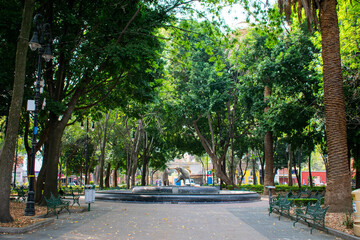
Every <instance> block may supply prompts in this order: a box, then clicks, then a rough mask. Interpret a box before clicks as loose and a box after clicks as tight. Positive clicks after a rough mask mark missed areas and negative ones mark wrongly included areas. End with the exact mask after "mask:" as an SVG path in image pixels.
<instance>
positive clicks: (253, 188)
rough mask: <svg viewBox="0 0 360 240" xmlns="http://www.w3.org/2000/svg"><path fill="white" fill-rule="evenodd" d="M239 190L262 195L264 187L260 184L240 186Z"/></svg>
mask: <svg viewBox="0 0 360 240" xmlns="http://www.w3.org/2000/svg"><path fill="white" fill-rule="evenodd" d="M239 188H240V189H243V190H248V191H255V192H257V193H263V191H264V185H261V184H257V185H251V184H248V185H247V184H242V185H241V186H239Z"/></svg>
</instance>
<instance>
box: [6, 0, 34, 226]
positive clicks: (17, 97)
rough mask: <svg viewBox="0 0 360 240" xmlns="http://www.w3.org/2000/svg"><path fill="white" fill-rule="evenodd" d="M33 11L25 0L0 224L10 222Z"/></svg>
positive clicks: (16, 61)
mask: <svg viewBox="0 0 360 240" xmlns="http://www.w3.org/2000/svg"><path fill="white" fill-rule="evenodd" d="M33 11H34V1H33V0H25V2H24V10H23V16H22V22H21V29H20V35H19V38H18V42H17V49H16V58H15V76H14V85H13V92H12V98H11V104H10V110H9V116H8V125H7V129H6V135H5V141H4V143H3V146H2V148H1V150H0V183H1V184H0V203H1V204H0V222H12V221H13V218H12V217H11V215H10V184H11V173H12V166H13V164H14V155H15V148H16V142H17V137H18V130H19V121H20V113H21V107H22V101H23V95H24V82H25V69H26V55H27V51H28V42H29V35H30V29H31V24H32V16H33Z"/></svg>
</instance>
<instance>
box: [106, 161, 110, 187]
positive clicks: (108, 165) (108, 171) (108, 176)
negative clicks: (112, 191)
mask: <svg viewBox="0 0 360 240" xmlns="http://www.w3.org/2000/svg"><path fill="white" fill-rule="evenodd" d="M110 173H111V163H110V162H108V164H107V167H106V174H105V187H106V188H109V187H110Z"/></svg>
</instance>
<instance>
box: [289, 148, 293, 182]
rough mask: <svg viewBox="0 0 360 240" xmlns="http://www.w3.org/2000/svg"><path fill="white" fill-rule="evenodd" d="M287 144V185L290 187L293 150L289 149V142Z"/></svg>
mask: <svg viewBox="0 0 360 240" xmlns="http://www.w3.org/2000/svg"><path fill="white" fill-rule="evenodd" d="M288 146H289V161H288V186H290V187H291V186H292V185H293V181H292V165H293V161H292V157H293V152H292V151H291V144H289V145H288Z"/></svg>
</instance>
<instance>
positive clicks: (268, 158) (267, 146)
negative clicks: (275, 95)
mask: <svg viewBox="0 0 360 240" xmlns="http://www.w3.org/2000/svg"><path fill="white" fill-rule="evenodd" d="M270 96H271V89H270V87H269V86H265V88H264V101H265V102H267V101H268V98H269V97H270ZM269 108H270V107H269V106H267V107H266V108H265V110H264V112H265V113H266V112H267V111H268V110H269ZM273 144H274V140H273V134H272V132H271V131H268V132H267V133H266V134H265V139H264V152H265V179H264V194H265V195H267V194H268V189H267V188H266V186H274V185H275V183H274V147H273Z"/></svg>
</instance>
